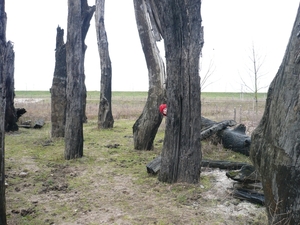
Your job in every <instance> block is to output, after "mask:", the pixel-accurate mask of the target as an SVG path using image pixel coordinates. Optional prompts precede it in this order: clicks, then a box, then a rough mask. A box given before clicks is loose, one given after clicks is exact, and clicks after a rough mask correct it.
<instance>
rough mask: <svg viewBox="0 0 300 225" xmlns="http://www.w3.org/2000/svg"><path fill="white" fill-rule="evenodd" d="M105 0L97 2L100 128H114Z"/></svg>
mask: <svg viewBox="0 0 300 225" xmlns="http://www.w3.org/2000/svg"><path fill="white" fill-rule="evenodd" d="M104 5H105V0H96V13H95V22H96V32H97V41H98V51H99V56H100V65H101V87H100V103H99V111H98V128H99V129H100V128H104V129H106V128H112V127H113V126H114V118H113V115H112V110H111V78H112V71H111V61H110V57H109V51H108V41H107V35H106V30H105V25H104Z"/></svg>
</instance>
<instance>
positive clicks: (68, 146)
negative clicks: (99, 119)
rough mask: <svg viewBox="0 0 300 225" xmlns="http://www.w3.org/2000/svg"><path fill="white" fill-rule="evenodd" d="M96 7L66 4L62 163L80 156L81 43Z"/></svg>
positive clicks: (82, 1)
mask: <svg viewBox="0 0 300 225" xmlns="http://www.w3.org/2000/svg"><path fill="white" fill-rule="evenodd" d="M94 12H95V6H93V7H89V6H88V4H87V0H68V32H67V43H66V59H67V60H66V62H67V88H66V99H67V109H66V126H65V159H74V158H78V157H82V156H83V122H84V111H85V110H84V108H85V99H86V88H85V84H84V79H85V76H84V55H85V50H86V46H85V44H84V40H85V37H86V34H87V31H88V29H89V26H90V20H91V18H92V16H93V13H94Z"/></svg>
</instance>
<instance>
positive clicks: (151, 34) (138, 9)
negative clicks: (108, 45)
mask: <svg viewBox="0 0 300 225" xmlns="http://www.w3.org/2000/svg"><path fill="white" fill-rule="evenodd" d="M133 2H134V9H135V18H136V23H137V28H138V32H139V36H140V41H141V44H142V48H143V51H144V55H145V59H146V64H147V68H148V79H149V90H148V98H147V102H146V105H145V107H144V109H143V112H142V114H141V115H140V117H139V118H138V120H137V121H136V122H135V123H134V125H133V140H134V149H137V150H151V149H152V148H153V141H154V138H155V136H156V133H157V130H158V128H159V125H160V124H161V121H162V115H160V113H159V111H158V108H159V105H160V104H161V103H163V102H164V101H165V100H164V95H165V91H164V82H165V69H164V63H163V60H162V59H161V57H160V54H159V50H158V48H157V45H156V41H159V40H160V39H157V38H158V37H159V38H160V35H159V34H158V33H157V32H155V31H156V25H155V24H154V23H152V24H150V20H149V19H148V18H151V17H152V11H151V8H150V6H149V5H148V3H146V1H145V0H134V1H133ZM152 28H153V29H152Z"/></svg>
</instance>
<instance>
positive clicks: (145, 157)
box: [6, 93, 266, 225]
mask: <svg viewBox="0 0 300 225" xmlns="http://www.w3.org/2000/svg"><path fill="white" fill-rule="evenodd" d="M97 94H98V93H94V94H91V95H88V102H87V116H88V123H87V124H84V157H83V158H81V159H77V160H69V161H65V160H64V158H63V152H64V140H63V139H51V138H50V110H51V109H50V99H49V98H48V97H47V96H44V97H43V98H42V100H41V101H39V102H30V101H26V102H24V101H23V102H22V101H19V100H18V99H16V103H15V105H16V107H23V108H25V109H26V110H27V113H26V114H25V115H23V116H22V119H21V120H32V121H34V120H36V119H39V118H43V119H45V121H46V125H45V126H44V127H43V128H42V129H40V130H35V129H20V131H19V132H15V133H10V134H7V135H6V173H7V179H6V180H7V183H8V188H7V193H6V197H7V213H8V221H9V225H15V224H18V225H23V224H28V225H29V224H35V225H39V224H66V225H68V224H89V225H92V224H207V225H211V224H229V225H231V224H232V225H233V224H234V225H235V224H257V225H262V224H265V221H266V216H265V213H264V208H262V207H259V206H256V205H253V204H250V203H248V204H247V203H245V202H242V201H240V200H236V199H233V198H232V197H230V194H229V193H228V192H227V191H226V188H225V184H228V179H227V178H224V177H225V176H224V171H217V173H215V172H214V171H210V170H204V171H203V173H202V175H201V182H200V184H198V185H189V184H182V183H179V184H172V185H171V184H164V183H160V182H158V180H157V177H156V176H152V175H149V174H147V172H146V169H145V165H146V164H147V163H148V162H150V161H151V160H152V159H153V158H155V157H156V156H157V155H158V154H159V153H160V151H161V148H162V140H163V137H164V129H165V124H164V121H163V123H162V125H161V126H160V128H159V130H158V133H157V136H156V139H155V142H154V150H153V151H136V150H134V149H133V140H132V125H133V123H134V122H135V120H136V119H137V118H138V116H139V115H140V113H141V111H142V109H143V107H144V103H145V101H146V97H145V96H146V94H145V93H142V94H141V93H138V94H134V93H132V94H129V93H120V94H116V95H113V116H114V119H115V125H114V128H113V129H109V130H97V128H96V127H97V113H98V100H97V97H96V96H97ZM37 96H38V94H37V95H35V94H32V98H31V99H35V98H37ZM252 106H253V104H252V101H250V100H247V99H243V100H239V99H232V98H221V97H220V98H215V97H214V98H209V97H205V98H202V114H203V116H205V117H207V118H209V119H212V120H216V121H220V120H225V119H233V116H234V108H236V109H237V110H236V118H237V120H239V119H241V122H242V123H245V124H246V125H247V127H248V129H249V132H251V130H252V129H253V128H254V127H255V126H256V124H257V123H258V120H259V118H260V117H261V114H262V111H263V107H264V102H263V101H261V102H260V103H259V110H258V113H257V114H256V113H255V111H253V107H252ZM237 122H239V121H237ZM111 146H115V147H111ZM202 152H203V156H204V158H213V159H229V160H236V161H245V162H249V159H248V158H247V157H245V156H242V155H239V154H237V153H234V154H233V153H232V152H230V151H226V150H224V149H223V148H222V146H220V145H217V146H216V145H213V144H212V143H210V142H203V144H202ZM22 172H23V173H26V174H27V175H26V176H24V177H23V176H20V174H21V173H22ZM220 177H221V178H222V179H224V180H223V182H224V183H217V182H216V179H217V178H220ZM220 185H221V186H220ZM229 185H230V184H229Z"/></svg>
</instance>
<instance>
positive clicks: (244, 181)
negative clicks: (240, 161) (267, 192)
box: [226, 165, 265, 205]
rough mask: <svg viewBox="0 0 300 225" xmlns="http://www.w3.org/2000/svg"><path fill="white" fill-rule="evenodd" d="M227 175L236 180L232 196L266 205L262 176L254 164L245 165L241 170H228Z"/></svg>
mask: <svg viewBox="0 0 300 225" xmlns="http://www.w3.org/2000/svg"><path fill="white" fill-rule="evenodd" d="M226 176H227V177H228V178H230V179H232V180H234V181H237V183H235V184H234V185H233V191H232V193H231V194H232V196H233V197H235V198H238V199H241V200H246V201H248V202H252V203H255V204H260V205H264V201H265V199H264V194H263V188H262V183H261V176H260V174H259V173H258V172H257V171H256V170H255V167H254V166H252V165H244V166H242V168H241V169H239V170H232V171H228V172H226Z"/></svg>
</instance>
